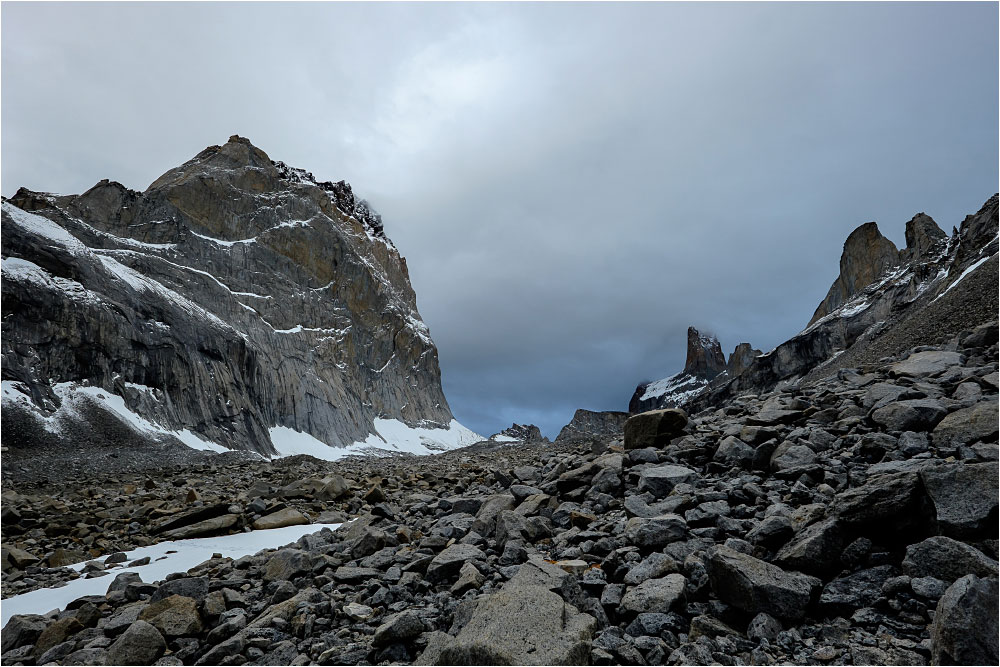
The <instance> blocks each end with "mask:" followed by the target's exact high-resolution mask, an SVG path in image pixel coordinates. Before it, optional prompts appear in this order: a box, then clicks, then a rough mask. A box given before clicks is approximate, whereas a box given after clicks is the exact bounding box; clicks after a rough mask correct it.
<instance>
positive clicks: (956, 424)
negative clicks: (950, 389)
mask: <svg viewBox="0 0 1000 667" xmlns="http://www.w3.org/2000/svg"><path fill="white" fill-rule="evenodd" d="M997 415H998V408H997V400H996V397H993V398H991V399H988V400H985V401H980V402H979V403H976V404H975V405H973V406H972V407H968V408H962V409H960V410H956V411H955V412H952V413H951V414H950V415H948V416H947V417H945V418H944V419H942V420H941V421H940V422H939V423H938V425H937V426H936V427H935V428H934V431H933V432H932V433H931V437H932V438H933V439H934V444H935V445H937V446H938V447H949V446H950V447H958V446H960V445H968V444H972V443H974V442H977V441H980V440H982V441H984V442H991V441H995V440H996V439H997V421H998V417H997Z"/></svg>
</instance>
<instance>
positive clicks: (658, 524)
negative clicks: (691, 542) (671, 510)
mask: <svg viewBox="0 0 1000 667" xmlns="http://www.w3.org/2000/svg"><path fill="white" fill-rule="evenodd" d="M687 534H688V527H687V522H686V521H684V519H683V518H681V517H680V516H678V515H676V514H664V515H662V516H655V517H651V518H648V519H646V518H642V517H633V518H631V519H629V520H628V522H627V523H626V524H625V539H626V540H628V541H629V542H631V543H632V544H634V545H636V546H638V547H642V548H656V547H662V546H665V545H667V544H670V543H671V542H677V541H678V540H683V539H684V538H686V537H687Z"/></svg>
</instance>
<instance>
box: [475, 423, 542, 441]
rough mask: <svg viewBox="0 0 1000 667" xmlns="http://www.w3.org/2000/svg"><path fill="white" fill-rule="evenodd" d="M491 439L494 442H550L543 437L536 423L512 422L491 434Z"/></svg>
mask: <svg viewBox="0 0 1000 667" xmlns="http://www.w3.org/2000/svg"><path fill="white" fill-rule="evenodd" d="M488 439H489V440H493V441H494V442H511V443H514V442H542V441H543V440H544V441H545V442H548V439H547V438H543V437H542V430H541V429H540V428H538V427H537V426H535V425H534V424H512V425H510V426H509V427H507V428H505V429H504V430H502V431H500V432H499V433H494V434H493V435H491V436H490V437H489V438H488Z"/></svg>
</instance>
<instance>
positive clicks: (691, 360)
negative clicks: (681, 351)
mask: <svg viewBox="0 0 1000 667" xmlns="http://www.w3.org/2000/svg"><path fill="white" fill-rule="evenodd" d="M724 370H726V357H725V355H724V354H722V346H721V345H719V339H718V338H716V337H715V336H712V335H710V334H709V335H706V334H703V333H701V332H700V331H698V330H697V329H695V328H694V327H688V331H687V361H686V362H685V363H684V372H685V373H687V374H688V375H692V376H694V377H698V378H703V379H705V380H711V379H712V378H714V377H715V376H716V375H718V374H719V373H721V372H723V371H724Z"/></svg>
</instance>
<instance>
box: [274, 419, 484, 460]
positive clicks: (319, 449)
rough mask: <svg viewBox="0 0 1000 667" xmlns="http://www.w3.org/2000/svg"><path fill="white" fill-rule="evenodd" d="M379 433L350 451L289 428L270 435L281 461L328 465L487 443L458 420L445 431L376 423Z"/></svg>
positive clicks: (393, 422) (395, 421)
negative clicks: (307, 459) (302, 458)
mask: <svg viewBox="0 0 1000 667" xmlns="http://www.w3.org/2000/svg"><path fill="white" fill-rule="evenodd" d="M375 431H376V432H375V433H372V434H371V435H369V436H368V438H367V439H365V440H363V441H360V442H355V443H353V444H351V445H348V446H347V447H330V446H329V445H327V444H326V443H324V442H323V441H321V440H319V439H317V438H315V437H313V436H311V435H309V434H308V433H302V432H301V431H296V430H294V429H291V428H288V427H286V426H275V427H272V428H271V429H270V431H269V433H270V435H271V442H272V444H273V445H274V448H275V449H276V450H277V451H278V458H282V457H285V456H295V455H297V454H308V455H309V456H313V457H315V458H317V459H322V460H324V461H337V460H339V459H342V458H344V457H345V456H358V455H375V456H385V455H394V454H420V455H423V454H435V453H437V452H443V451H448V450H451V449H458V448H459V447H466V446H468V445H471V444H473V443H476V442H480V441H482V440H484V438H483V436H481V435H479V434H478V433H476V432H474V431H472V430H471V429H468V428H466V427H465V426H463V425H462V424H460V423H459V422H458V420H455V419H452V420H451V423H450V424H448V426H447V427H445V428H433V427H413V426H408V425H406V424H405V423H403V422H401V421H399V420H398V419H376V420H375Z"/></svg>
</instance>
